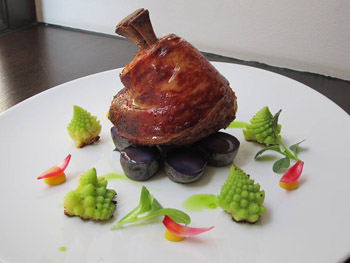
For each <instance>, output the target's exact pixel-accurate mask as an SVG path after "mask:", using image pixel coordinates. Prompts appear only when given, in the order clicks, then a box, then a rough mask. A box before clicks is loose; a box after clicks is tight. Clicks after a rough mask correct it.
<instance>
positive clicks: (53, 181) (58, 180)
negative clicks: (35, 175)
mask: <svg viewBox="0 0 350 263" xmlns="http://www.w3.org/2000/svg"><path fill="white" fill-rule="evenodd" d="M44 181H45V183H47V184H48V185H59V184H62V183H64V182H65V181H66V174H65V173H61V174H59V175H57V176H53V177H47V178H44Z"/></svg>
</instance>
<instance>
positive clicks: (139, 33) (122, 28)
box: [115, 8, 157, 47]
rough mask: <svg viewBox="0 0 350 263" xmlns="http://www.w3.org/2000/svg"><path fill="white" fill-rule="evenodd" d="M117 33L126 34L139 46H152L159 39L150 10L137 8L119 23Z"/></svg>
mask: <svg viewBox="0 0 350 263" xmlns="http://www.w3.org/2000/svg"><path fill="white" fill-rule="evenodd" d="M115 32H116V33H117V34H119V35H122V36H125V37H126V38H128V39H130V40H131V41H132V42H134V43H135V44H136V45H138V46H139V47H147V46H151V45H152V44H153V43H154V42H156V41H157V37H156V35H155V33H154V31H153V27H152V24H151V20H150V18H149V12H148V10H145V9H143V8H140V9H137V10H136V11H134V12H133V13H131V14H130V15H128V16H127V17H125V18H124V19H123V20H122V21H120V22H119V24H118V25H117V28H116V31H115Z"/></svg>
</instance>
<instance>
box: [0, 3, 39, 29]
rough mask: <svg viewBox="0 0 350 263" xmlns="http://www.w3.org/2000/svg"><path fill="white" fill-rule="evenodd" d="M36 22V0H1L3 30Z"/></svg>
mask: <svg viewBox="0 0 350 263" xmlns="http://www.w3.org/2000/svg"><path fill="white" fill-rule="evenodd" d="M34 22H36V14H35V2H34V0H0V30H1V32H4V31H9V30H14V29H18V28H21V27H24V26H26V25H29V24H32V23H34Z"/></svg>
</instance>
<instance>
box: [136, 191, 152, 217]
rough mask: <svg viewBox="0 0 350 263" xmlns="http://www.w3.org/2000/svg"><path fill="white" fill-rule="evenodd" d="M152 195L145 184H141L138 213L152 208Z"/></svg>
mask: <svg viewBox="0 0 350 263" xmlns="http://www.w3.org/2000/svg"><path fill="white" fill-rule="evenodd" d="M152 203H153V195H151V194H150V193H149V191H148V189H147V188H146V187H145V186H142V189H141V195H140V211H139V213H140V214H143V213H146V212H148V211H151V210H152Z"/></svg>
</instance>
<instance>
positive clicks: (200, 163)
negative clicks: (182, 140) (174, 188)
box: [164, 147, 207, 184]
mask: <svg viewBox="0 0 350 263" xmlns="http://www.w3.org/2000/svg"><path fill="white" fill-rule="evenodd" d="M206 166H207V162H206V161H205V159H204V158H203V157H202V155H201V154H200V152H199V151H198V150H196V149H195V148H189V147H181V148H176V149H173V150H170V151H168V152H167V154H166V157H165V162H164V167H165V172H166V174H167V176H168V177H169V179H170V180H172V181H174V182H176V183H182V184H186V183H191V182H194V181H197V180H198V179H199V178H200V177H201V176H202V175H203V174H204V171H205V168H206Z"/></svg>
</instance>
